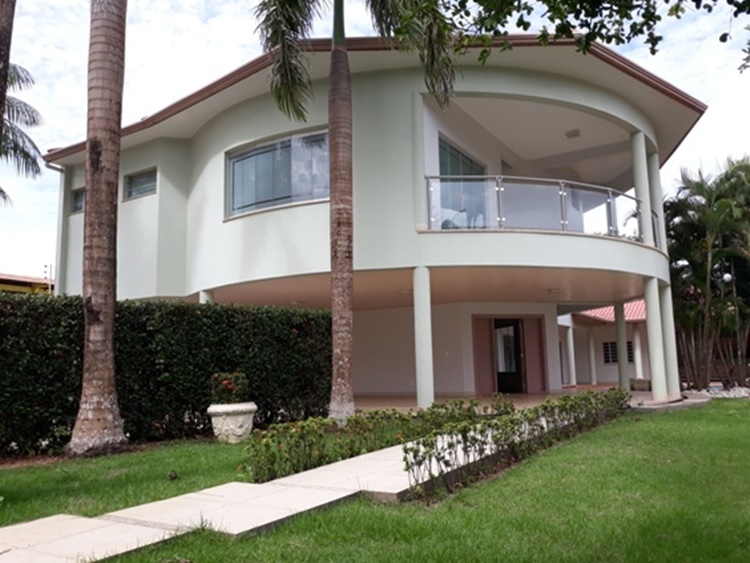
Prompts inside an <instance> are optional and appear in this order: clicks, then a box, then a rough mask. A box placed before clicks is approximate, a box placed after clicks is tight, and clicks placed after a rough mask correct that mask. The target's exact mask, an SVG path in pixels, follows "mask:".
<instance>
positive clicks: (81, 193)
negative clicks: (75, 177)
mask: <svg viewBox="0 0 750 563" xmlns="http://www.w3.org/2000/svg"><path fill="white" fill-rule="evenodd" d="M85 206H86V190H85V188H78V189H75V190H72V191H71V192H70V212H71V213H81V212H82V211H83V209H84V207H85Z"/></svg>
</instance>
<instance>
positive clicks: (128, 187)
mask: <svg viewBox="0 0 750 563" xmlns="http://www.w3.org/2000/svg"><path fill="white" fill-rule="evenodd" d="M155 193H156V170H149V171H148V172H140V173H139V174H131V175H129V176H125V199H133V198H136V197H143V196H146V195H151V194H155Z"/></svg>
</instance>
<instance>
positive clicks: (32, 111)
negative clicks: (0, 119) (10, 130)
mask: <svg viewBox="0 0 750 563" xmlns="http://www.w3.org/2000/svg"><path fill="white" fill-rule="evenodd" d="M5 119H7V120H8V121H10V122H11V123H15V124H16V125H21V126H22V127H36V126H38V125H41V124H42V123H43V120H42V114H41V113H39V112H38V111H37V110H36V108H34V107H32V106H31V105H30V104H27V103H26V102H24V101H23V100H19V99H18V98H14V97H13V96H6V97H5Z"/></svg>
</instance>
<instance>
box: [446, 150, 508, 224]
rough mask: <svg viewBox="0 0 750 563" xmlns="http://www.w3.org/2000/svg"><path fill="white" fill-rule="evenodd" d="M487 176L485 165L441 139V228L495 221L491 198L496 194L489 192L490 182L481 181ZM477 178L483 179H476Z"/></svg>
mask: <svg viewBox="0 0 750 563" xmlns="http://www.w3.org/2000/svg"><path fill="white" fill-rule="evenodd" d="M484 175H485V169H484V166H482V165H481V164H479V163H478V162H476V161H475V160H473V159H471V158H470V157H468V156H467V155H465V154H464V153H462V152H461V151H460V150H458V149H457V148H455V147H454V146H452V145H451V144H450V143H448V142H447V141H445V140H444V139H440V176H441V177H442V178H441V180H440V207H441V212H440V215H441V223H440V228H441V229H458V228H486V227H487V226H488V221H489V220H490V219H491V218H494V217H493V213H489V212H488V211H489V208H488V204H489V203H490V202H488V197H490V196H494V195H495V194H494V191H491V192H490V191H488V190H487V182H486V181H485V180H484V179H482V178H481V176H484ZM446 176H450V177H449V178H446ZM476 176H479V178H472V177H476ZM494 215H495V216H496V215H497V214H496V213H495V214H494Z"/></svg>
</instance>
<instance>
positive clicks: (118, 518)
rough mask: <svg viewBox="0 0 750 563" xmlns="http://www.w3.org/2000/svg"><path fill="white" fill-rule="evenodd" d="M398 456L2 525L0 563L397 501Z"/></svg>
mask: <svg viewBox="0 0 750 563" xmlns="http://www.w3.org/2000/svg"><path fill="white" fill-rule="evenodd" d="M633 395H634V397H633V401H632V404H633V406H634V407H635V408H636V410H639V409H640V410H645V411H651V410H666V409H672V408H685V407H690V406H698V405H701V404H705V402H707V398H704V397H690V400H688V401H684V402H683V403H680V404H674V405H659V406H655V405H653V406H652V405H648V404H647V402H648V401H647V397H646V394H644V396H643V397H639V396H638V394H637V393H634V394H633ZM648 395H649V396H650V394H648ZM402 456H403V453H402V448H401V446H393V447H391V448H386V449H384V450H379V451H376V452H372V453H369V454H365V455H361V456H358V457H354V458H351V459H347V460H344V461H339V462H337V463H332V464H330V465H326V466H323V467H318V468H317V469H311V470H310V471H305V472H304V473H298V474H296V475H290V476H288V477H283V478H281V479H276V480H275V481H270V482H268V483H264V484H253V483H227V484H225V485H219V486H218V487H211V488H209V489H204V490H202V491H198V492H195V493H189V494H186V495H181V496H177V497H173V498H169V499H165V500H160V501H157V502H151V503H148V504H143V505H140V506H134V507H132V508H126V509H125V510H118V511H116V512H110V513H108V514H103V515H101V516H97V517H96V518H84V517H80V516H71V515H68V514H58V515H55V516H50V517H48V518H42V519H39V520H34V521H32V522H26V523H23V524H16V525H13V526H7V527H5V528H0V563H17V562H18V563H20V562H29V563H45V562H50V563H61V562H78V561H86V562H88V561H96V560H99V559H105V558H107V557H111V556H113V555H118V554H121V553H126V552H128V551H133V550H135V549H138V548H140V547H143V546H147V545H150V544H154V543H157V542H160V541H164V540H166V539H169V538H171V537H174V536H176V535H180V534H184V533H187V532H189V531H190V530H193V529H195V528H199V527H205V528H211V529H214V530H217V531H220V532H223V533H226V534H228V535H230V536H238V535H241V534H246V533H250V532H259V531H262V530H265V529H268V528H270V527H273V526H277V525H279V524H281V523H282V522H284V521H285V520H288V519H289V518H291V517H293V516H296V515H297V514H302V513H304V512H308V511H310V510H314V509H317V508H323V507H325V506H330V505H332V504H335V503H337V502H341V501H343V500H345V499H348V498H352V497H354V496H356V495H359V494H361V493H366V494H369V495H372V496H373V497H375V498H377V499H379V500H384V501H396V500H399V499H401V498H402V497H403V496H404V495H405V494H406V493H407V492H408V489H409V477H408V474H407V472H406V470H405V469H404V462H403V458H402Z"/></svg>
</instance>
